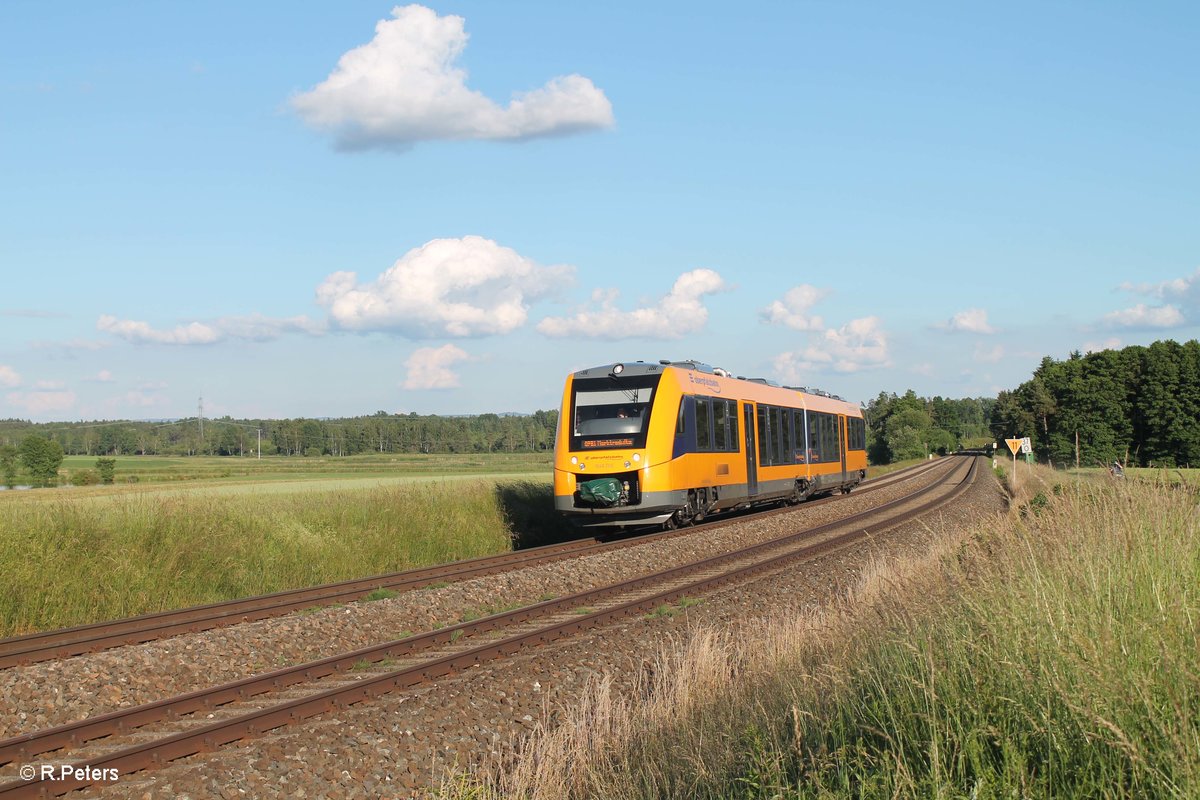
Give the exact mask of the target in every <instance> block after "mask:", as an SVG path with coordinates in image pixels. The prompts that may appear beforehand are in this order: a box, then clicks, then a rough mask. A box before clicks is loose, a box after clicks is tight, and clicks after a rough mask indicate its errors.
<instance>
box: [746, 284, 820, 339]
mask: <svg viewBox="0 0 1200 800" xmlns="http://www.w3.org/2000/svg"><path fill="white" fill-rule="evenodd" d="M828 295H829V289H818V288H817V287H816V286H811V285H809V284H807V283H802V284H800V285H799V286H795V287H792V288H791V289H788V291H787V294H785V295H784V296H783V299H782V300H776V301H775V302H773V303H771V305H769V306H767V307H766V308H764V309H763V310H762V311H760V312H759V316H761V317H762V318H763V319H764V320H765V321H766V322H769V323H771V324H772V325H786V326H787V327H789V328H793V329H794V330H798V331H819V330H821V329H822V328H824V327H825V321H824V320H823V319H821V317H815V316H811V315H810V314H809V309H811V308H812V307H813V306H814V305H816V304H817V303H818V302H820V301H821V300H822V299H824V298H825V297H827V296H828Z"/></svg>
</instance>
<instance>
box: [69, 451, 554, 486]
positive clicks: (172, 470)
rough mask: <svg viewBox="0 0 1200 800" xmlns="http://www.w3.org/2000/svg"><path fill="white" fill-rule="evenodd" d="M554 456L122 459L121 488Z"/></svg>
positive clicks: (538, 465)
mask: <svg viewBox="0 0 1200 800" xmlns="http://www.w3.org/2000/svg"><path fill="white" fill-rule="evenodd" d="M552 461H553V457H552V455H551V454H549V453H488V454H484V455H477V454H472V455H443V454H432V455H426V454H421V453H407V454H403V455H390V454H389V455H360V456H348V457H345V458H332V457H318V458H301V457H284V456H269V457H267V458H263V459H256V458H251V457H245V458H234V457H215V456H214V457H206V456H197V457H194V458H178V457H169V456H119V457H117V459H116V485H121V484H127V483H131V482H134V483H176V482H180V481H220V482H222V483H227V482H230V481H250V482H256V481H277V480H294V479H296V478H303V477H312V478H320V479H328V478H354V477H368V476H379V477H394V476H397V475H478V474H484V473H493V474H495V473H500V474H507V473H518V472H538V471H543V470H544V471H546V472H549V471H550V469H551V466H550V465H551V463H552ZM95 466H96V458H95V457H94V456H67V457H66V458H65V459H64V460H63V464H62V467H61V468H60V469H59V474H60V475H61V476H63V477H65V478H67V479H68V480H69V479H70V477H71V475H72V474H74V473H77V472H83V471H87V470H93V469H95Z"/></svg>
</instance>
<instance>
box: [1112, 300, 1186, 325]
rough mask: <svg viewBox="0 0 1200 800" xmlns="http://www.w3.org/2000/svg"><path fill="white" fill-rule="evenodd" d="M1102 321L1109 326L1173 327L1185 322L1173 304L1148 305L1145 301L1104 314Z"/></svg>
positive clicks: (1181, 313)
mask: <svg viewBox="0 0 1200 800" xmlns="http://www.w3.org/2000/svg"><path fill="white" fill-rule="evenodd" d="M1102 321H1103V324H1104V325H1106V326H1108V327H1110V328H1175V327H1178V326H1180V325H1183V324H1185V323H1186V322H1187V320H1186V319H1185V318H1184V316H1183V312H1181V311H1180V310H1179V309H1178V308H1176V307H1175V306H1172V305H1165V306H1148V305H1146V304H1145V303H1138V304H1137V305H1135V306H1133V307H1132V308H1126V309H1123V310H1121V311H1113V312H1110V313H1108V314H1105V315H1104V318H1103V320H1102Z"/></svg>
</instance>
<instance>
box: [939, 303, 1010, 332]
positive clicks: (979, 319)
mask: <svg viewBox="0 0 1200 800" xmlns="http://www.w3.org/2000/svg"><path fill="white" fill-rule="evenodd" d="M987 316H988V315H987V311H985V310H984V309H982V308H968V309H967V310H966V311H959V312H958V313H957V314H955V315H954V316H953V317H951V318H950V319H949V320H948V321H946V322H943V323H941V324H939V325H937V326H936V327H938V328H944V329H946V330H948V331H950V332H952V333H984V334H988V333H995V332H996V329H995V328H993V327H992V326H991V325H989V324H988V318H987Z"/></svg>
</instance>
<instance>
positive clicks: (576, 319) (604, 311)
mask: <svg viewBox="0 0 1200 800" xmlns="http://www.w3.org/2000/svg"><path fill="white" fill-rule="evenodd" d="M728 288H729V287H728V286H727V285H726V283H725V280H724V279H723V278H722V277H721V276H720V275H719V274H717V273H716V272H714V271H713V270H711V269H694V270H692V271H690V272H685V273H683V274H682V275H680V276H679V277H678V278H676V279H675V284H674V285H673V286H672V287H671V291H670V292H669V293H668V294H667V295H666V296H664V297H663V298H662V299H660V300H659V301H658V303H657V304H656V305H654V306H651V307H648V308H636V309H634V310H633V311H622V310H620V309H619V308H617V307H616V306H615V303H616V300H617V297H618V295H619V293H618V291H617V290H616V289H609V290H603V289H597V290H596V291H594V292H593V293H592V303H595V304H599V306H600V307H599V308H598V309H595V310H589V309H588V308H586V307H585V308H582V309H580V310H579V311H577V312H576V313H575V314H574V316H570V317H546V318H545V319H543V320H542V321H541V322H539V323H538V325H537V329H538V331H539V332H541V333H542V334H544V335H546V336H550V337H554V338H562V337H567V336H581V337H588V338H594V339H595V338H603V339H634V338H640V337H645V338H650V339H679V338H681V337H682V336H684V335H686V334H689V333H695V332H696V331H699V330H702V329H703V328H704V326H705V324H707V322H708V309H707V308H706V307H705V306H704V304H703V303H702V302H701V300H702V299H703V298H704V297H705V296H706V295H710V294H716V293H717V292H723V291H726V290H727V289H728Z"/></svg>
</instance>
